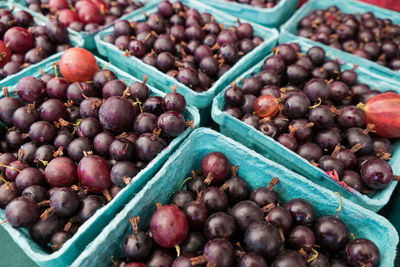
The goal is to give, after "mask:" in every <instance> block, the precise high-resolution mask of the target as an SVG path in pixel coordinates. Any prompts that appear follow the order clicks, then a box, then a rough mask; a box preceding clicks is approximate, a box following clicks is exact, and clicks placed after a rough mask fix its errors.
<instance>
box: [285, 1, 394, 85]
mask: <svg viewBox="0 0 400 267" xmlns="http://www.w3.org/2000/svg"><path fill="white" fill-rule="evenodd" d="M330 6H337V7H338V8H339V10H341V11H342V12H344V13H346V14H354V15H357V14H362V13H365V12H372V13H373V14H374V15H375V17H377V18H380V19H390V20H392V23H393V24H397V25H400V16H399V13H398V12H395V11H391V10H388V9H384V8H380V7H377V6H374V5H370V4H366V3H363V2H360V1H346V0H329V1H318V0H311V1H308V2H307V3H306V4H304V5H303V6H302V7H301V8H300V9H299V10H297V12H296V13H295V14H294V15H293V16H292V17H291V18H290V19H289V20H288V21H287V22H286V23H285V24H283V25H282V26H281V34H280V37H279V42H280V43H286V42H290V41H291V40H294V39H297V40H302V41H305V42H312V43H314V44H315V45H316V44H318V45H319V46H321V47H323V48H324V49H325V50H326V51H327V52H328V51H332V52H333V53H334V54H335V55H337V56H339V57H340V58H342V59H346V60H347V61H349V62H352V63H355V64H359V65H362V66H363V67H365V68H366V69H368V70H369V72H370V75H378V76H383V77H386V78H388V79H392V80H396V81H400V74H399V71H395V70H392V69H390V68H389V67H385V66H381V65H379V64H378V63H376V62H375V61H371V60H367V59H364V58H362V57H358V56H355V55H353V54H351V53H347V52H345V51H343V50H339V49H336V48H333V47H331V46H329V45H325V44H322V43H320V42H318V43H317V42H314V41H312V40H311V39H309V38H305V37H301V36H297V31H298V24H299V22H300V21H301V20H302V19H303V18H304V17H306V16H307V15H309V14H311V13H312V12H314V11H315V10H319V9H321V10H326V9H327V8H329V7H330ZM375 28H377V27H375Z"/></svg>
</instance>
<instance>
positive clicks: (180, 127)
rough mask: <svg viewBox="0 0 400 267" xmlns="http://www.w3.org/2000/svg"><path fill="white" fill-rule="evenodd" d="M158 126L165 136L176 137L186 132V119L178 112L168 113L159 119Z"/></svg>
mask: <svg viewBox="0 0 400 267" xmlns="http://www.w3.org/2000/svg"><path fill="white" fill-rule="evenodd" d="M157 126H158V128H159V129H161V131H162V133H164V134H165V135H167V136H169V137H176V136H178V135H180V134H181V133H182V132H183V131H184V130H185V119H184V118H183V116H182V114H180V113H178V112H176V111H167V112H165V113H163V114H161V115H160V116H159V117H158V120H157Z"/></svg>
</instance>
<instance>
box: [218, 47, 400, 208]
mask: <svg viewBox="0 0 400 267" xmlns="http://www.w3.org/2000/svg"><path fill="white" fill-rule="evenodd" d="M294 42H297V43H299V44H300V45H301V47H302V52H303V53H305V52H306V51H307V50H308V49H309V48H310V47H312V44H310V43H307V42H302V41H294ZM269 56H271V55H269ZM335 56H336V53H333V55H331V56H328V57H327V59H333V58H335ZM264 60H265V58H264V59H263V60H262V61H260V62H259V63H258V64H257V65H255V66H254V67H253V68H251V69H249V70H248V71H247V72H246V73H244V74H243V75H241V76H240V78H245V79H246V78H247V77H250V76H253V75H254V74H258V73H260V72H261V71H262V68H263V64H264ZM339 62H340V63H341V70H342V71H343V70H344V69H352V68H353V66H354V65H353V64H350V63H347V62H345V61H343V60H342V57H340V56H339ZM356 71H357V73H358V82H361V83H365V84H367V85H369V86H370V87H371V88H372V89H373V88H375V87H377V88H376V89H378V90H381V91H386V90H389V89H392V90H395V91H396V92H398V93H400V84H399V83H395V82H393V81H391V80H389V79H387V78H385V77H377V76H376V77H373V76H371V75H370V71H369V69H365V68H363V67H358V69H357V70H356ZM242 84H243V81H242V80H240V79H238V80H237V85H238V86H239V87H240V86H241V85H242ZM228 87H229V86H228ZM228 87H227V88H228ZM227 88H225V90H223V91H222V92H221V93H220V94H219V95H218V96H217V97H216V98H215V99H214V102H213V105H212V118H213V120H214V121H215V122H216V123H217V124H219V126H220V131H221V133H223V134H225V135H227V136H229V137H231V138H233V139H235V140H237V141H239V142H241V143H243V144H244V145H246V146H247V147H249V148H251V149H253V150H255V151H257V152H258V153H260V154H261V155H263V156H265V157H267V158H269V159H271V160H273V161H276V162H278V163H280V164H282V165H283V166H285V167H287V168H289V169H291V170H292V171H295V172H297V173H300V174H302V175H304V176H305V177H306V178H308V179H310V180H312V181H313V182H315V183H317V184H320V185H322V186H324V187H326V188H329V189H331V190H333V191H338V192H340V194H342V196H344V197H345V198H347V199H349V200H351V201H353V202H354V203H357V204H359V205H360V206H363V207H365V208H367V209H370V210H372V211H378V210H379V209H381V208H382V207H383V206H384V205H385V204H386V203H387V202H388V201H389V199H390V196H391V194H392V192H393V190H394V188H395V187H396V185H397V181H393V182H392V183H391V184H390V185H389V187H387V188H385V189H383V190H374V191H373V192H371V193H370V194H368V195H364V194H361V193H359V192H357V191H355V190H352V189H350V190H351V191H349V190H347V189H345V188H343V187H342V186H341V185H339V184H338V183H336V182H335V181H334V180H333V179H332V178H330V177H329V176H328V175H327V174H326V173H325V172H324V171H323V170H321V169H320V168H317V167H315V166H313V165H312V164H310V163H309V162H308V161H307V160H306V159H304V158H302V157H301V156H299V155H298V154H296V153H295V152H293V151H291V150H289V149H287V148H286V147H285V146H283V145H281V144H280V143H278V142H277V141H275V140H274V139H273V138H271V137H269V136H266V135H264V134H263V133H262V132H260V131H258V130H256V129H255V128H254V127H252V126H250V125H248V124H246V123H244V122H242V121H241V120H238V119H236V118H234V117H233V116H230V115H229V114H228V113H226V112H224V108H225V107H226V103H225V98H224V93H225V91H226V89H227ZM393 146H394V147H393V148H394V153H393V155H392V159H391V160H390V161H389V163H390V165H391V166H392V168H393V171H394V173H395V174H397V173H400V140H395V141H394V142H393Z"/></svg>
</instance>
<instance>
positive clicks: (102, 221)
mask: <svg viewBox="0 0 400 267" xmlns="http://www.w3.org/2000/svg"><path fill="white" fill-rule="evenodd" d="M60 57H61V56H60V55H58V56H57V57H53V61H52V62H51V63H54V62H57V61H59V60H60ZM97 62H98V63H99V67H104V66H106V67H107V69H109V70H111V71H113V72H114V73H115V74H116V75H117V76H118V78H119V79H120V80H123V79H124V80H125V82H126V83H127V84H131V83H133V82H135V81H139V80H140V79H137V78H134V77H132V76H130V75H129V74H127V73H126V72H123V71H121V70H119V69H118V68H116V67H114V66H112V65H108V64H107V62H105V61H103V60H101V59H99V58H97ZM51 63H49V62H47V63H46V64H39V66H38V67H36V68H35V69H34V71H33V70H29V71H27V72H25V73H23V74H20V75H19V78H22V77H25V76H27V75H34V76H40V71H39V69H42V70H43V71H44V72H46V73H54V70H53V66H52V64H51ZM13 88H14V86H11V87H9V89H13ZM149 88H150V91H151V95H158V96H164V95H165V93H163V92H161V91H159V90H157V89H155V88H154V87H152V86H149ZM10 91H11V90H10ZM178 92H179V88H178ZM0 97H4V96H3V95H1V96H0ZM183 115H184V117H185V119H186V120H193V121H194V125H198V124H199V122H200V116H199V114H198V110H197V109H196V108H195V107H193V106H187V107H186V110H185V111H184V112H183ZM191 131H192V129H191V128H190V127H189V128H188V129H186V130H185V132H183V133H182V134H181V135H180V136H178V137H177V138H175V139H174V140H173V141H172V142H171V143H170V144H169V145H168V147H166V148H165V149H164V150H163V151H162V152H161V153H159V154H158V155H157V157H156V158H154V159H153V160H152V161H151V162H150V163H149V164H148V165H147V166H146V167H145V168H144V169H143V170H141V171H140V172H139V173H138V174H137V175H136V176H135V177H133V179H132V180H131V184H130V185H128V186H126V187H125V188H123V189H122V190H121V191H120V192H119V194H118V195H117V196H116V197H115V198H114V199H113V200H112V201H110V202H109V203H108V204H107V205H106V206H104V207H103V208H101V209H99V210H98V211H97V212H96V213H95V214H94V215H93V216H92V217H91V218H90V219H89V220H87V221H86V222H85V223H84V224H82V226H81V227H80V228H79V230H78V232H77V233H76V234H75V235H74V236H73V237H72V238H71V239H69V240H68V241H67V242H66V243H65V244H64V245H63V247H62V248H61V249H60V250H58V251H56V252H53V253H48V252H47V251H44V250H43V249H42V248H41V247H40V246H39V245H38V244H37V243H36V242H34V241H33V240H32V239H31V238H30V236H29V234H28V231H27V229H25V228H19V229H16V228H13V227H12V226H11V225H9V224H7V223H4V224H2V227H4V229H5V230H6V231H7V232H8V233H9V234H10V236H11V237H12V238H13V239H14V241H15V242H16V243H17V244H18V245H19V246H20V247H21V249H22V250H23V251H24V252H25V253H26V254H27V255H28V256H29V257H30V258H31V259H32V260H33V261H35V262H36V263H37V264H38V265H40V266H51V267H54V266H67V265H69V264H71V262H72V261H73V260H75V258H76V257H77V256H79V254H80V253H81V252H82V251H83V250H84V248H85V246H86V245H87V244H88V243H89V242H91V241H92V240H93V239H94V238H95V237H96V236H97V235H98V234H99V233H100V232H101V231H102V229H103V228H104V227H105V226H106V225H107V224H108V223H109V222H110V221H111V220H112V219H113V218H114V216H115V214H117V213H118V212H119V211H120V210H121V209H122V208H123V207H124V205H125V204H126V203H127V202H129V201H130V200H131V199H132V198H133V197H134V196H135V194H136V193H137V192H139V190H140V189H141V188H142V187H143V186H144V185H145V184H146V183H147V181H148V180H150V178H151V177H153V175H154V174H155V173H156V172H157V171H158V170H159V169H160V168H161V166H162V165H163V164H164V162H165V161H166V160H167V159H168V158H169V157H170V155H171V154H172V153H173V152H174V151H175V149H177V147H178V146H179V145H180V144H181V143H182V142H183V140H185V139H186V138H187V137H188V136H189V134H190V132H191ZM5 219H6V218H5V212H4V210H0V221H4V220H5ZM100 266H101V265H100Z"/></svg>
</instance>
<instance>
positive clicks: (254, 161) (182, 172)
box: [72, 128, 398, 267]
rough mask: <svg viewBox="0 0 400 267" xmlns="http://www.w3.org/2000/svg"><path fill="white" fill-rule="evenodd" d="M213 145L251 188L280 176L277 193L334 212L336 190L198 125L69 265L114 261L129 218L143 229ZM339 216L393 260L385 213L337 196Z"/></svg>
mask: <svg viewBox="0 0 400 267" xmlns="http://www.w3.org/2000/svg"><path fill="white" fill-rule="evenodd" d="M214 151H218V152H221V153H223V154H225V155H226V156H227V157H228V159H229V161H230V162H231V164H233V165H237V166H239V172H238V175H239V176H240V177H242V178H244V179H245V180H246V181H247V182H248V183H249V186H250V188H251V189H252V190H254V189H255V188H258V187H260V186H266V185H268V183H269V182H270V181H271V179H272V177H278V178H279V180H280V182H279V183H278V184H277V185H276V187H275V188H274V190H275V191H276V192H277V193H278V194H279V195H280V196H281V197H282V199H283V201H285V202H286V201H288V200H290V199H293V198H304V199H306V200H308V201H309V202H310V203H311V204H312V205H313V206H314V207H315V209H316V213H317V216H318V217H319V216H323V215H327V214H331V215H332V214H337V211H338V207H339V205H340V198H339V197H338V195H337V194H335V193H333V192H331V191H329V190H326V189H324V188H322V187H320V186H318V185H316V184H314V183H312V182H310V181H308V180H307V179H306V178H304V177H303V176H300V175H298V174H295V173H293V172H291V171H290V170H288V169H286V168H284V167H282V166H281V165H279V164H277V163H275V162H272V161H270V160H268V159H265V158H263V157H262V156H261V155H259V154H257V153H255V152H254V151H251V150H250V149H248V148H246V147H244V146H243V145H241V144H239V143H237V142H235V141H233V140H232V139H230V138H227V137H225V136H223V135H221V134H219V133H216V132H214V131H212V130H209V129H206V128H201V129H198V130H195V131H194V132H193V133H192V134H191V135H190V137H189V138H188V140H186V141H185V142H184V143H183V144H182V146H181V147H180V148H179V149H178V150H177V151H176V152H175V153H174V154H173V155H172V156H171V158H170V159H169V160H168V161H167V162H166V163H165V165H164V167H163V168H161V169H160V171H159V172H158V173H157V174H156V176H155V177H154V178H153V179H152V180H151V181H150V182H149V183H148V184H147V185H146V186H145V187H144V188H143V190H142V191H141V192H139V193H138V195H136V197H135V198H134V199H133V200H132V201H131V202H129V203H128V204H127V206H126V207H125V208H124V209H123V210H122V211H121V212H120V213H119V214H118V215H117V216H116V217H115V219H114V220H113V221H112V222H111V223H110V224H109V225H108V226H107V227H106V228H104V230H103V231H102V233H100V235H99V236H98V237H97V238H96V239H95V240H94V241H93V242H92V243H91V244H90V245H89V246H88V247H87V249H86V250H85V251H84V252H83V253H82V254H81V255H80V256H79V257H78V258H77V259H76V261H74V263H73V264H72V266H76V267H77V266H88V265H95V264H101V265H102V266H112V265H113V263H112V261H111V258H113V259H114V260H115V261H116V260H118V259H120V258H121V245H122V243H123V240H124V238H125V236H126V235H127V234H129V233H131V232H132V229H131V225H130V223H129V219H130V218H131V217H136V216H140V220H139V229H141V230H145V229H147V227H146V226H148V225H149V224H148V222H149V221H150V219H151V216H152V215H153V213H154V211H155V210H156V203H157V202H161V203H162V204H163V205H164V204H168V203H169V201H170V199H171V196H172V195H173V193H174V192H176V191H177V190H178V189H179V188H180V185H181V184H182V182H183V181H184V180H185V179H186V178H187V176H188V175H190V173H191V170H193V169H194V170H198V169H200V163H201V160H202V159H203V157H204V156H205V155H206V154H208V153H210V152H214ZM244 159H246V160H244ZM160 192H162V194H160ZM340 218H341V219H342V220H343V221H344V222H345V223H346V225H348V227H349V229H350V231H351V232H352V233H354V235H355V236H356V237H364V238H368V239H370V240H371V241H373V242H374V243H375V244H377V246H378V247H379V249H380V251H381V266H385V267H386V266H388V267H389V266H394V258H395V254H396V253H395V250H396V245H397V243H398V235H397V232H396V230H395V229H394V228H393V226H392V225H391V224H390V223H389V222H388V221H387V220H386V219H385V218H383V217H381V216H379V215H376V214H375V213H373V212H371V211H369V210H366V209H364V208H362V207H360V206H358V205H355V204H354V203H352V202H350V201H348V200H346V199H343V202H342V210H341V211H340ZM110 241H111V242H110Z"/></svg>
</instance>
